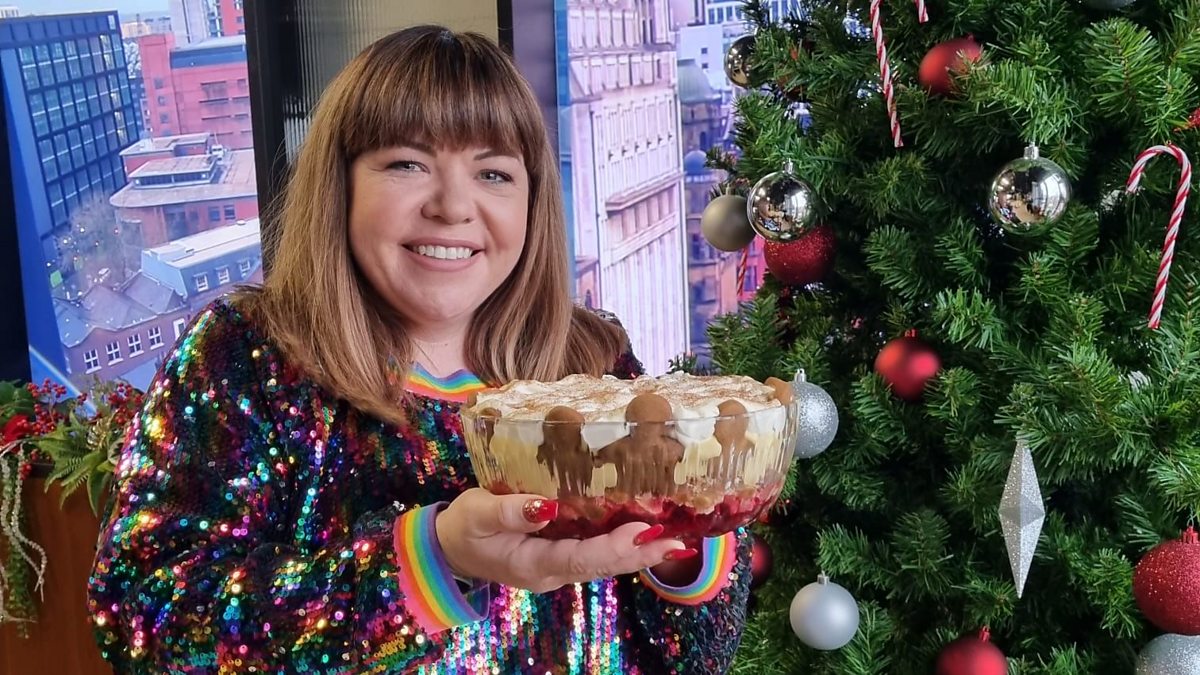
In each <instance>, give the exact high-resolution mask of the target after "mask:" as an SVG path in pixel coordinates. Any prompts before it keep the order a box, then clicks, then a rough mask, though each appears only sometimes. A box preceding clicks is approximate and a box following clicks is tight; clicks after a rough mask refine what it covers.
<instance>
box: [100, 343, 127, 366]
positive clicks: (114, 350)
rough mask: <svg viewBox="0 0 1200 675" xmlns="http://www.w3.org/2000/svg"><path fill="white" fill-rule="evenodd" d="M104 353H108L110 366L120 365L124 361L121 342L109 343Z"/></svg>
mask: <svg viewBox="0 0 1200 675" xmlns="http://www.w3.org/2000/svg"><path fill="white" fill-rule="evenodd" d="M104 351H105V352H107V353H108V362H109V363H110V364H111V363H119V362H121V361H123V360H124V359H122V358H121V343H120V342H110V343H108V345H107V346H106V347H105V348H104Z"/></svg>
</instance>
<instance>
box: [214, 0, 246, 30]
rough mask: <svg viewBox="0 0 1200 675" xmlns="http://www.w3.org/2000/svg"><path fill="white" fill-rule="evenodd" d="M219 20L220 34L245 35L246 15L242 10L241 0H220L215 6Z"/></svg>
mask: <svg viewBox="0 0 1200 675" xmlns="http://www.w3.org/2000/svg"><path fill="white" fill-rule="evenodd" d="M217 11H218V20H219V21H220V22H221V35H245V34H246V17H245V14H244V13H243V12H242V0H221V4H220V5H219V6H218V8H217Z"/></svg>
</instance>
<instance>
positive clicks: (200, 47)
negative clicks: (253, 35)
mask: <svg viewBox="0 0 1200 675" xmlns="http://www.w3.org/2000/svg"><path fill="white" fill-rule="evenodd" d="M245 44H246V36H245V35H225V36H222V37H215V38H209V39H207V40H203V41H201V42H193V43H192V44H190V45H181V46H179V47H176V48H175V49H173V50H171V51H173V52H175V53H177V54H178V53H185V52H202V51H205V50H207V49H221V48H224V47H234V46H238V45H242V46H244V45H245Z"/></svg>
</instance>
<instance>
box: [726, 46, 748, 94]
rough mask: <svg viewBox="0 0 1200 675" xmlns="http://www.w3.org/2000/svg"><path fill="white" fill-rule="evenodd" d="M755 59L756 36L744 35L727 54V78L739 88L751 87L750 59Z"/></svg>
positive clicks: (730, 47)
mask: <svg viewBox="0 0 1200 675" xmlns="http://www.w3.org/2000/svg"><path fill="white" fill-rule="evenodd" d="M752 58H754V35H753V34H751V35H743V36H742V37H740V38H738V39H736V40H734V41H733V44H731V45H729V51H727V52H725V76H726V77H728V78H729V81H730V82H732V83H734V84H736V85H737V86H739V87H747V86H749V85H750V59H752Z"/></svg>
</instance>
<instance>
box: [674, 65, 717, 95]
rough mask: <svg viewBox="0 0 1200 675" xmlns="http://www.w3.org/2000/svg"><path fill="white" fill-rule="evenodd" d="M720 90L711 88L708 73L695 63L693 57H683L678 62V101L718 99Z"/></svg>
mask: <svg viewBox="0 0 1200 675" xmlns="http://www.w3.org/2000/svg"><path fill="white" fill-rule="evenodd" d="M720 100H721V92H719V91H717V90H715V89H713V88H712V83H711V82H709V81H708V75H705V74H704V70H703V69H702V68H701V67H700V66H699V65H698V64H697V63H696V60H695V59H684V60H682V61H680V62H679V102H680V103H684V104H687V103H708V102H711V101H720Z"/></svg>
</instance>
